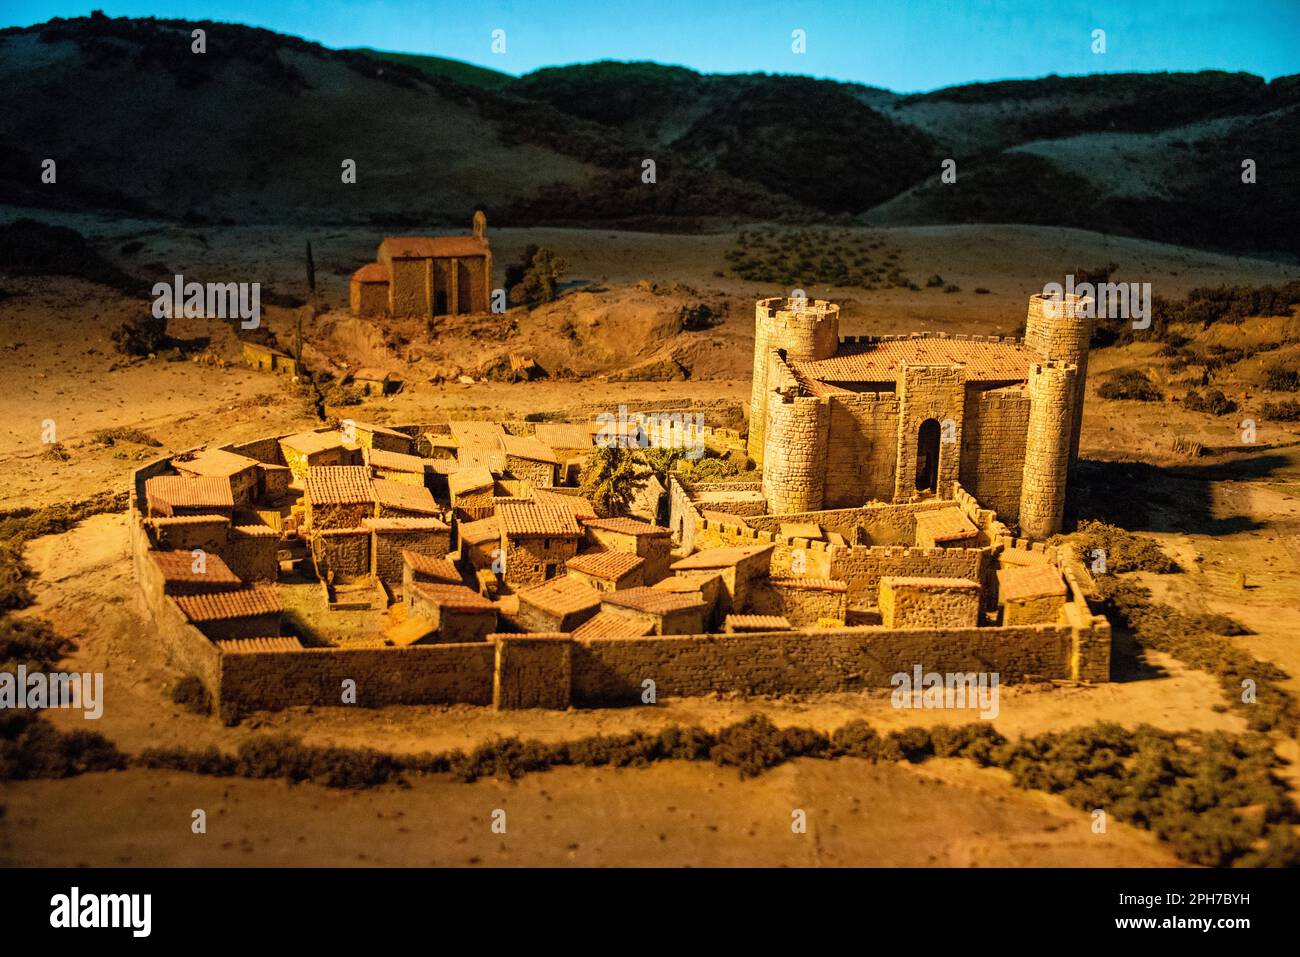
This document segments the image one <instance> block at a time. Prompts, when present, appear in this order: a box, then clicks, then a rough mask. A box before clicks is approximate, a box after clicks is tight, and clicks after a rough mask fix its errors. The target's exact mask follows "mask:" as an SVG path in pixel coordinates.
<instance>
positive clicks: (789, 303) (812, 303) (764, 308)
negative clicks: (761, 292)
mask: <svg viewBox="0 0 1300 957" xmlns="http://www.w3.org/2000/svg"><path fill="white" fill-rule="evenodd" d="M755 314H756V315H758V316H759V317H766V318H768V319H776V318H778V317H798V318H801V319H811V320H813V321H814V322H820V321H821V320H823V319H835V318H838V317H839V314H840V307H839V305H837V304H836V303H833V302H830V301H828V300H826V299H797V298H793V297H788V296H773V297H772V298H770V299H760V300H759V301H758V304H757V306H756V310H755Z"/></svg>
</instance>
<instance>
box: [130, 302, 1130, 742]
mask: <svg viewBox="0 0 1300 957" xmlns="http://www.w3.org/2000/svg"><path fill="white" fill-rule="evenodd" d="M1082 305H1083V304H1082V303H1081V302H1080V301H1079V300H1077V299H1066V300H1063V301H1057V300H1045V299H1043V298H1042V297H1034V298H1033V299H1032V300H1031V301H1030V307H1029V319H1028V323H1027V333H1026V336H1025V338H1024V339H1023V340H1013V339H987V338H967V337H960V336H953V337H948V336H941V335H932V336H908V337H883V338H872V339H841V338H840V337H839V335H838V310H837V308H836V307H835V306H834V305H832V304H830V303H826V302H813V303H808V302H805V301H791V300H781V299H769V300H764V301H762V302H760V303H759V304H758V310H757V324H756V331H757V343H756V348H755V358H754V366H755V380H754V389H753V394H752V401H753V405H752V409H751V413H752V414H751V422H750V432H749V449H750V454H751V456H752V457H754V458H756V459H758V460H759V461H760V462H761V464H762V468H761V472H760V471H749V470H747V471H745V472H743V473H741V474H738V475H734V476H728V477H725V478H718V479H716V480H712V481H700V480H699V479H698V476H696V475H695V474H694V473H692V472H691V471H689V470H682V471H674V472H672V473H670V474H669V476H668V477H667V479H666V482H665V484H666V485H667V489H666V492H665V494H666V495H667V498H668V507H667V509H666V519H667V521H666V527H665V526H664V525H660V524H659V523H658V520H655V521H639V520H637V519H635V518H633V517H630V516H626V515H624V516H614V517H598V515H597V512H596V509H595V508H594V507H593V504H592V503H591V502H590V501H588V500H586V499H585V498H584V497H583V496H582V495H581V491H580V489H579V488H577V487H575V486H574V485H572V484H570V483H569V482H568V481H567V480H568V478H569V476H567V475H566V474H565V471H564V470H562V468H561V466H562V464H563V463H564V462H565V461H566V460H567V458H568V456H569V455H570V454H572V453H579V454H581V453H582V452H583V451H584V450H588V449H590V447H591V446H589V445H587V444H586V443H587V442H588V441H589V436H590V435H591V434H592V430H591V428H590V426H591V425H592V424H593V423H582V422H571V423H554V424H548V423H540V424H538V427H536V428H534V427H532V426H531V424H530V423H528V422H509V423H499V422H479V421H461V420H451V421H423V422H415V423H409V424H393V425H380V424H377V423H367V422H356V421H354V420H344V421H343V422H341V423H339V425H338V427H337V428H328V429H321V430H320V431H311V432H299V433H295V434H288V435H268V436H262V437H257V438H251V439H250V440H249V441H246V442H242V443H238V444H232V445H228V446H223V447H221V448H203V449H194V450H190V451H187V452H183V453H181V454H174V453H168V454H165V455H162V456H160V457H159V458H158V459H157V460H156V461H153V462H151V463H148V464H146V465H144V466H142V467H141V468H140V469H138V470H137V472H136V474H135V480H134V482H133V485H132V491H131V503H132V507H131V515H130V517H131V521H130V530H131V542H132V557H133V561H134V566H135V573H136V577H137V581H138V582H139V585H140V588H141V591H142V593H143V595H144V598H145V601H146V606H147V607H148V609H149V612H150V615H151V617H152V619H153V622H154V625H155V627H156V630H157V634H158V636H159V638H160V640H161V642H162V643H163V645H164V647H165V648H166V649H167V653H168V655H169V657H170V658H171V659H172V660H173V661H174V662H175V663H176V664H177V666H178V667H180V668H183V669H184V670H186V671H187V672H189V673H193V674H195V675H196V676H197V677H198V678H199V679H200V680H201V681H202V682H203V683H204V685H205V687H207V688H208V690H209V692H210V694H211V695H212V697H213V699H214V701H216V702H217V705H218V713H219V714H220V715H221V716H222V717H223V718H224V719H226V720H236V719H238V717H239V716H240V715H243V714H248V713H251V712H253V711H256V710H263V709H269V710H274V709H277V708H286V707H296V706H313V707H315V706H328V705H335V704H338V703H339V702H338V694H337V690H336V689H338V688H339V687H340V683H341V682H343V681H344V680H352V681H354V682H355V687H356V690H357V696H358V697H357V703H359V704H362V705H364V706H379V705H387V704H392V705H405V704H472V705H495V706H496V707H500V708H519V707H530V708H565V707H568V706H570V705H571V704H573V705H579V706H590V705H616V706H623V705H637V704H638V703H641V704H644V703H646V702H645V700H644V698H643V697H642V696H643V693H644V689H645V682H646V681H647V680H651V681H653V682H654V686H655V688H656V692H655V693H656V695H658V696H660V700H662V698H663V697H678V696H694V695H708V694H715V693H736V694H741V695H753V694H772V695H786V694H794V695H804V694H821V693H841V692H855V691H861V690H864V689H868V688H884V687H888V686H890V684H891V683H892V680H893V678H894V677H895V676H896V675H897V674H899V673H900V672H909V673H910V671H911V669H913V668H914V667H916V666H917V665H918V663H919V664H921V665H923V666H924V667H925V668H926V670H927V672H929V671H935V672H939V673H943V674H948V675H956V676H959V677H960V676H966V677H971V678H973V677H974V676H976V674H977V673H986V672H987V673H992V674H997V675H1000V676H1001V679H1000V680H1004V681H1006V682H1008V683H1010V682H1015V681H1021V680H1036V681H1037V680H1041V679H1043V678H1047V679H1053V680H1067V681H1072V682H1085V683H1087V682H1101V681H1107V680H1108V679H1109V677H1110V658H1111V633H1110V624H1109V622H1108V621H1107V620H1106V618H1105V617H1104V616H1103V615H1101V614H1098V613H1097V612H1096V611H1095V610H1094V607H1093V604H1092V603H1093V602H1094V601H1095V600H1096V599H1097V597H1098V589H1097V588H1096V583H1095V582H1094V581H1093V580H1092V577H1091V571H1090V570H1089V567H1088V566H1087V565H1086V564H1085V563H1084V562H1083V560H1082V559H1081V558H1080V556H1079V555H1078V554H1077V551H1076V549H1075V546H1074V545H1073V544H1072V543H1071V541H1070V540H1069V539H1067V540H1065V541H1063V542H1060V543H1055V544H1054V543H1049V542H1044V541H1042V539H1043V538H1044V537H1046V536H1048V535H1051V534H1052V533H1054V532H1055V531H1057V530H1058V529H1059V528H1060V526H1061V521H1062V509H1063V505H1064V495H1065V486H1066V479H1067V472H1068V469H1069V465H1070V462H1071V461H1072V460H1073V458H1074V457H1075V456H1076V455H1077V451H1078V435H1079V425H1080V410H1081V404H1082V403H1081V400H1082V388H1083V382H1084V373H1085V370H1086V365H1087V357H1088V340H1089V335H1090V332H1091V329H1090V322H1089V321H1088V320H1087V319H1086V318H1085V314H1086V313H1087V312H1088V311H1089V310H1087V309H1084V308H1082ZM541 426H546V427H545V428H543V427H541ZM704 439H705V441H706V442H707V443H708V444H709V446H708V447H709V448H710V449H711V450H712V451H713V452H714V453H715V454H727V453H729V452H731V451H733V450H734V449H735V448H737V447H738V444H737V443H739V441H740V439H739V435H738V434H737V433H734V432H732V433H729V434H727V435H719V434H718V433H717V432H715V431H710V432H709V433H708V434H706V435H705V436H704ZM659 514H662V513H659V512H658V510H656V511H655V517H656V519H657V518H658V515H659ZM1017 526H1018V527H1017ZM963 680H964V679H963Z"/></svg>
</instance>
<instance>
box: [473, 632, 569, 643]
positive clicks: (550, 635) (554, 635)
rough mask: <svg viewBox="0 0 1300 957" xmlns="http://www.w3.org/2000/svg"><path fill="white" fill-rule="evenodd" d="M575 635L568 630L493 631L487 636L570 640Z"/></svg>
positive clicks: (496, 638)
mask: <svg viewBox="0 0 1300 957" xmlns="http://www.w3.org/2000/svg"><path fill="white" fill-rule="evenodd" d="M572 638H573V636H572V635H571V634H569V633H568V632H567V631H527V632H517V631H503V632H493V633H492V634H490V635H488V636H487V640H488V641H498V642H499V641H501V640H502V639H504V640H506V641H570V640H572Z"/></svg>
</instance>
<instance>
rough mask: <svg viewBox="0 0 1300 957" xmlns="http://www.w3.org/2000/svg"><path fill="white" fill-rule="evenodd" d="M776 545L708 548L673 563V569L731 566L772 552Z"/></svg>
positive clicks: (685, 569)
mask: <svg viewBox="0 0 1300 957" xmlns="http://www.w3.org/2000/svg"><path fill="white" fill-rule="evenodd" d="M774 548H776V546H775V545H734V546H730V547H726V548H706V549H703V550H702V551H698V552H696V553H695V554H694V555H687V556H686V557H685V558H682V559H679V560H678V561H675V562H673V563H672V565H671V566H669V567H671V568H672V570H673V571H690V570H692V569H707V568H730V567H731V566H732V565H739V564H740V563H741V562H743V561H745V560H746V559H749V558H755V557H757V556H759V555H762V554H763V553H764V552H767V553H770V552H771V551H772V550H773V549H774Z"/></svg>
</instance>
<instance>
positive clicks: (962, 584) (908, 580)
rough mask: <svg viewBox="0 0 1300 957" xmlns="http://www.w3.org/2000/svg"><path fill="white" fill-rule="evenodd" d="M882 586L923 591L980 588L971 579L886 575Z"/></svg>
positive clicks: (881, 581)
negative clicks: (897, 586)
mask: <svg viewBox="0 0 1300 957" xmlns="http://www.w3.org/2000/svg"><path fill="white" fill-rule="evenodd" d="M880 583H881V584H882V585H884V584H886V583H888V584H889V585H891V586H893V585H901V586H903V587H904V588H920V589H923V590H936V591H949V590H951V589H953V588H963V589H964V588H979V587H980V586H979V585H978V584H977V583H976V582H973V581H971V580H970V579H969V578H926V577H925V576H922V575H886V576H884V577H883V578H881V579H880Z"/></svg>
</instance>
